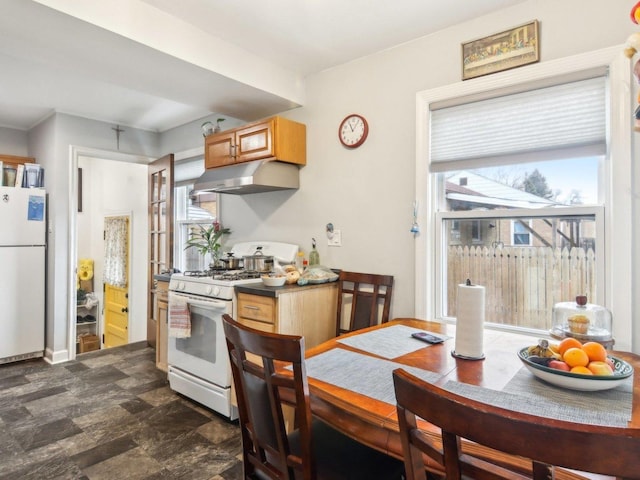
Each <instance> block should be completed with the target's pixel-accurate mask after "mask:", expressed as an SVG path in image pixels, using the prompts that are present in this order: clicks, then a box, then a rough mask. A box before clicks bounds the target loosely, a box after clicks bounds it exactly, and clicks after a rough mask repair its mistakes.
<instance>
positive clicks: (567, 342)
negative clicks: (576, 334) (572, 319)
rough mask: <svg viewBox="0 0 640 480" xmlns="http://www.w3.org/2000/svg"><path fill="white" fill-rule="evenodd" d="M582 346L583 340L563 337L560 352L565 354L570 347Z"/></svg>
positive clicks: (559, 345) (559, 346) (559, 347)
mask: <svg viewBox="0 0 640 480" xmlns="http://www.w3.org/2000/svg"><path fill="white" fill-rule="evenodd" d="M580 347H582V342H581V341H580V340H577V339H575V338H573V337H567V338H563V339H562V341H561V342H560V343H559V344H558V353H559V354H560V355H563V356H564V352H566V351H567V350H569V349H570V348H580Z"/></svg>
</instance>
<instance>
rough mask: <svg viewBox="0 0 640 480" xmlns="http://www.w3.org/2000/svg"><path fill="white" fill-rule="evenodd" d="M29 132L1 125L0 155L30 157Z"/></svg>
mask: <svg viewBox="0 0 640 480" xmlns="http://www.w3.org/2000/svg"><path fill="white" fill-rule="evenodd" d="M28 151H29V149H28V147H27V132H25V131H24V130H16V129H15V128H6V127H0V155H18V156H21V157H28V156H29V155H28V154H27V152H28Z"/></svg>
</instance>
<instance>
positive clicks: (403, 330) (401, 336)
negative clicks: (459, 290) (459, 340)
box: [338, 325, 451, 358]
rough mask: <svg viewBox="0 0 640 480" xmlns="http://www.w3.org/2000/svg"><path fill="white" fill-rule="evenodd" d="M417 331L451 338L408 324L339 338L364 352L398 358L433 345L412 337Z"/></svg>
mask: <svg viewBox="0 0 640 480" xmlns="http://www.w3.org/2000/svg"><path fill="white" fill-rule="evenodd" d="M415 332H428V333H432V334H433V335H437V336H439V337H442V338H444V339H445V340H447V339H449V338H451V337H450V336H448V335H444V334H442V333H438V332H430V331H428V330H420V329H418V328H413V327H407V326H406V325H394V326H392V327H387V328H382V329H379V330H373V331H371V332H366V333H362V334H360V335H354V336H352V337H346V338H344V339H338V342H340V343H342V344H344V345H349V346H350V347H353V348H357V349H358V350H362V351H364V352H369V353H373V354H374V355H378V356H379V357H383V358H396V357H401V356H402V355H406V354H407V353H411V352H415V351H416V350H420V349H421V348H424V347H430V346H431V345H430V344H428V343H426V342H423V341H422V340H416V339H415V338H412V337H411V334H412V333H415Z"/></svg>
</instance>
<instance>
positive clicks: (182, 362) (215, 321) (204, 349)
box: [167, 292, 232, 388]
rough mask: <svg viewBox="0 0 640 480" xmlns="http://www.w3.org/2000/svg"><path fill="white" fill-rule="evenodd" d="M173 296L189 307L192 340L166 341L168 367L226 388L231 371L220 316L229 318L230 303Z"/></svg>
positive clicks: (189, 338)
mask: <svg viewBox="0 0 640 480" xmlns="http://www.w3.org/2000/svg"><path fill="white" fill-rule="evenodd" d="M173 293H174V295H178V296H180V297H181V298H184V299H185V300H186V301H187V303H188V305H189V311H190V312H191V315H190V316H191V336H190V337H188V338H175V337H169V349H168V352H167V360H168V363H169V365H171V366H173V367H175V368H178V369H180V370H182V371H184V372H187V373H190V374H191V375H194V376H196V377H199V378H201V379H203V380H205V381H207V382H210V383H213V384H215V385H218V386H219V387H222V388H229V387H230V386H231V367H230V365H229V353H228V352H227V343H226V339H225V336H224V328H223V326H222V315H224V314H225V313H228V314H230V315H231V313H232V302H231V301H229V300H214V299H210V298H205V297H195V296H191V295H184V294H177V293H175V292H173ZM169 301H171V295H170V296H169Z"/></svg>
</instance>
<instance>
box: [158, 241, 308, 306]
mask: <svg viewBox="0 0 640 480" xmlns="http://www.w3.org/2000/svg"><path fill="white" fill-rule="evenodd" d="M257 251H261V252H262V254H263V255H265V256H272V257H274V259H275V261H277V262H278V263H280V264H288V263H293V262H294V261H295V258H296V255H297V254H298V245H293V244H290V243H281V242H242V243H236V244H235V245H234V246H233V248H232V249H231V253H232V254H233V256H234V257H235V258H242V257H244V256H248V255H254V254H255V253H256V252H257ZM260 275H262V273H260V272H251V271H246V270H242V269H240V270H207V271H197V272H185V273H184V274H173V275H171V281H170V282H169V290H170V291H173V292H180V293H184V294H188V295H198V296H203V297H209V298H217V299H220V300H233V291H234V289H233V287H235V286H236V285H243V284H246V283H254V282H256V281H259V280H260Z"/></svg>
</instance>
